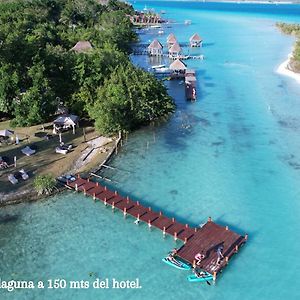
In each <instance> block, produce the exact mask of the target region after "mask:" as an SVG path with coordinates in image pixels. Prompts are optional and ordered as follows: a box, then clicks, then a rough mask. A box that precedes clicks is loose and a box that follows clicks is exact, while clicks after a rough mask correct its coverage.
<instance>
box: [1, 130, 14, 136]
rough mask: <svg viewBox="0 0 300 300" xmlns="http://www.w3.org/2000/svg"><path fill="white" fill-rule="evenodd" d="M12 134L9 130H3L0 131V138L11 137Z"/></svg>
mask: <svg viewBox="0 0 300 300" xmlns="http://www.w3.org/2000/svg"><path fill="white" fill-rule="evenodd" d="M13 134H14V132H13V131H12V130H10V129H3V130H0V136H2V137H9V136H11V135H13Z"/></svg>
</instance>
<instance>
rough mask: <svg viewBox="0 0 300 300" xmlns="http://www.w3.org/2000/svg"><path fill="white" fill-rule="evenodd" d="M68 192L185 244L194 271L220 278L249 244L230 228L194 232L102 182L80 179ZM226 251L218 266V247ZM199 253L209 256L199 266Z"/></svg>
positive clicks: (180, 253) (210, 225)
mask: <svg viewBox="0 0 300 300" xmlns="http://www.w3.org/2000/svg"><path fill="white" fill-rule="evenodd" d="M65 185H66V186H67V187H68V188H71V189H74V190H75V191H81V192H83V193H84V195H89V196H92V197H93V199H94V201H96V200H99V201H102V202H103V203H104V204H105V205H106V206H110V207H111V208H112V210H115V209H118V210H120V211H122V212H123V215H124V217H126V216H127V215H130V216H132V217H134V218H135V219H136V223H137V224H138V223H140V222H144V223H147V224H148V227H149V228H151V227H156V228H158V229H160V230H161V231H162V232H163V236H165V235H167V234H168V235H171V236H173V237H174V240H175V241H176V240H181V241H182V242H184V245H183V246H182V247H181V248H180V249H179V250H178V253H177V255H178V256H179V257H180V258H181V259H183V260H184V261H186V262H188V263H190V264H191V265H193V266H194V267H197V268H201V269H202V270H205V271H207V272H208V273H210V274H212V275H214V277H215V278H216V276H217V273H219V272H220V271H221V270H222V269H223V268H224V267H225V266H226V265H227V264H228V261H229V259H230V258H231V257H232V256H233V255H234V254H235V253H237V251H238V249H239V247H240V246H241V245H242V244H244V243H245V242H246V240H247V235H245V236H242V235H239V234H237V233H235V232H233V231H231V230H229V229H228V227H227V226H226V227H223V226H220V225H217V224H216V223H214V222H212V220H211V219H210V218H209V219H208V222H207V223H206V224H205V225H203V226H202V227H201V228H191V227H190V226H189V225H188V224H182V223H179V222H177V221H176V220H175V218H169V217H167V216H164V215H163V214H162V212H155V211H153V210H152V208H151V207H145V206H143V205H141V204H140V202H139V201H133V200H131V199H129V197H122V196H121V195H119V194H118V192H117V191H115V192H113V191H111V190H109V189H108V188H107V187H106V186H102V185H101V184H99V182H93V181H91V180H90V179H89V178H88V179H83V178H80V177H79V176H78V178H76V180H75V181H67V182H66V184H65ZM220 246H222V247H223V252H222V253H223V255H224V259H223V260H222V261H221V263H219V264H218V263H217V259H218V255H217V249H218V247H220ZM199 252H202V253H204V254H205V258H204V259H203V260H202V261H201V263H200V264H199V265H196V260H195V255H196V254H197V253H199Z"/></svg>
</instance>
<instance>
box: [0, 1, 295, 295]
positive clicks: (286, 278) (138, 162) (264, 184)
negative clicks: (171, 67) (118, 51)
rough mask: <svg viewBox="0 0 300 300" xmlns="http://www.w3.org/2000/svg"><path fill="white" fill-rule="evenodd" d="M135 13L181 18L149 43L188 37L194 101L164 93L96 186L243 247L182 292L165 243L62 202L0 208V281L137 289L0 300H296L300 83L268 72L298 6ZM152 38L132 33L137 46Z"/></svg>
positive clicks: (80, 200)
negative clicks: (218, 229)
mask: <svg viewBox="0 0 300 300" xmlns="http://www.w3.org/2000/svg"><path fill="white" fill-rule="evenodd" d="M144 4H147V6H148V7H155V8H156V9H157V10H161V9H164V10H166V11H167V17H169V18H172V19H176V21H178V22H179V23H183V21H184V20H185V19H190V20H192V25H190V26H183V25H182V24H178V25H174V27H173V28H172V29H166V30H165V35H164V36H162V37H161V41H163V42H164V41H165V37H166V35H167V34H168V33H169V31H168V30H172V31H174V32H175V34H176V36H177V37H178V40H179V41H180V42H187V40H188V37H189V36H190V35H191V34H193V33H194V32H198V33H199V34H200V35H201V36H203V38H204V41H205V43H204V47H203V48H202V49H201V50H199V49H197V50H194V51H195V53H197V52H198V51H201V53H203V54H204V55H205V58H206V59H205V60H204V61H197V60H194V61H189V62H188V66H189V67H193V68H195V69H196V71H197V78H198V94H199V100H198V101H197V102H195V103H187V102H186V101H185V98H184V90H183V86H182V85H180V84H179V83H178V82H175V81H173V82H169V83H167V84H168V88H169V91H170V94H171V95H172V96H173V97H174V98H175V100H176V103H177V111H176V113H175V114H174V115H173V116H172V117H171V118H170V120H169V121H168V122H167V123H164V124H161V125H156V126H154V125H153V126H151V127H150V128H145V129H141V130H139V131H138V132H136V133H134V134H132V135H131V136H130V137H129V139H128V141H127V142H126V143H125V146H124V147H123V149H122V151H121V153H119V155H118V156H116V157H115V159H114V160H113V161H112V162H111V165H113V166H115V167H116V168H117V170H113V171H112V170H111V171H109V172H108V171H107V172H106V174H105V175H106V176H107V177H109V178H111V179H113V180H114V181H116V182H115V183H114V184H113V187H115V188H117V189H118V190H120V191H122V192H123V193H124V195H126V194H129V195H130V196H131V197H132V198H134V199H136V200H138V199H139V200H142V202H143V203H144V204H149V205H151V206H152V207H153V208H156V209H159V210H163V211H164V212H165V213H166V214H168V215H170V216H175V217H176V218H177V219H178V220H179V221H182V222H188V223H190V224H191V225H195V226H197V225H198V224H201V223H203V222H205V221H206V219H207V217H208V216H212V218H213V219H214V220H215V221H216V222H219V223H221V224H224V225H229V227H230V228H232V229H234V230H236V231H238V232H240V233H245V232H247V233H248V234H249V242H248V243H247V245H246V246H245V247H243V249H242V250H241V251H240V253H239V254H238V255H237V256H236V257H235V258H234V259H233V260H232V261H231V262H230V264H229V266H228V267H227V268H226V270H225V271H224V272H223V274H222V275H221V276H220V278H219V279H218V281H217V284H216V285H215V286H208V285H206V284H205V285H198V284H191V283H188V282H187V280H186V273H185V272H182V271H178V270H175V269H174V270H173V269H171V268H169V267H168V266H166V265H164V264H162V263H161V258H162V257H163V256H164V255H165V254H166V253H167V252H168V251H169V250H170V249H172V248H173V247H174V242H173V240H172V239H171V238H166V239H163V238H162V234H161V232H159V231H158V230H152V231H151V232H149V230H148V228H147V227H146V226H144V225H140V226H135V225H134V224H133V219H130V218H128V219H127V220H124V219H123V216H122V215H121V214H120V213H115V214H112V212H111V210H110V209H106V208H104V206H103V205H102V204H101V203H94V202H93V201H92V200H91V199H88V198H85V197H84V196H82V195H78V194H74V193H65V194H63V195H60V196H57V197H54V198H51V199H48V200H45V201H42V202H38V203H33V204H22V205H18V206H15V207H7V208H3V209H1V211H0V220H1V223H0V246H1V248H0V249H1V250H0V261H1V279H2V280H9V279H20V280H21V279H23V280H34V281H37V280H44V281H47V279H55V278H64V279H66V280H89V281H91V282H92V281H93V280H95V278H96V277H100V278H109V279H112V278H117V279H119V280H127V279H130V280H133V279H135V278H137V277H138V278H139V279H140V283H141V285H142V288H141V289H138V290H134V289H124V290H117V289H107V290H96V289H92V288H90V289H87V290H84V289H81V290H74V289H73V290H71V289H59V290H51V289H46V288H45V289H40V290H38V289H35V290H34V291H29V290H27V291H25V290H17V291H14V292H10V293H8V292H5V291H4V290H0V296H1V299H106V298H108V297H110V298H111V299H124V298H126V297H128V298H130V299H137V300H139V299H157V298H165V299H175V298H176V299H177V298H181V299H214V300H218V299H251V300H252V299H298V298H299V297H300V291H299V288H298V286H297V283H298V281H299V279H300V275H299V273H298V272H297V271H298V270H299V267H300V261H299V259H298V257H297V254H298V253H299V252H300V241H299V239H297V237H298V229H299V227H300V221H299V220H300V219H299V215H300V202H299V198H300V195H299V193H300V187H299V184H298V182H299V179H300V171H299V170H300V156H299V150H298V149H299V147H300V137H299V130H300V101H299V96H300V86H299V85H298V84H297V83H296V82H294V81H293V80H291V79H289V78H286V77H282V76H280V75H278V74H276V72H275V70H276V68H277V66H278V65H279V64H280V63H281V62H282V61H283V60H285V59H286V57H287V54H288V53H289V52H290V50H291V46H292V44H293V39H292V38H291V37H287V36H283V35H281V34H280V33H279V32H278V30H277V29H276V28H275V26H274V23H275V21H277V20H287V21H291V22H292V21H300V7H299V6H284V8H282V9H281V11H278V8H277V7H275V6H274V7H273V6H268V7H269V8H266V7H265V6H263V7H264V8H263V9H262V10H263V13H257V12H255V11H253V10H254V9H253V8H254V7H256V10H257V9H259V7H261V6H259V5H254V6H250V8H249V6H239V5H233V4H230V5H229V6H226V7H225V8H224V4H219V6H218V4H215V5H216V6H215V9H212V7H211V4H207V5H208V6H207V7H206V6H205V5H206V4H202V3H199V4H195V3H194V4H191V3H189V4H184V3H180V2H176V3H174V2H158V1H157V2H149V1H148V2H139V3H136V4H135V5H136V7H137V8H143V7H144ZM241 7H242V8H241ZM178 8H180V9H178ZM273 8H274V9H273ZM288 8H292V9H288ZM297 14H298V15H297ZM154 36H156V35H155V33H154V31H150V32H148V33H146V34H143V35H142V36H141V38H142V42H147V41H148V40H150V39H153V37H154ZM133 59H134V61H135V62H136V63H137V64H139V65H141V66H144V67H146V66H147V64H148V63H149V62H148V61H147V59H146V58H144V57H136V58H133ZM150 63H151V62H150ZM152 63H156V62H152Z"/></svg>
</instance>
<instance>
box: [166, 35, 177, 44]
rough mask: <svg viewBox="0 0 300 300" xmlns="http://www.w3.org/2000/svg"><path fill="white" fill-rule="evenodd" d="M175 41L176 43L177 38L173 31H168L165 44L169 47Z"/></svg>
mask: <svg viewBox="0 0 300 300" xmlns="http://www.w3.org/2000/svg"><path fill="white" fill-rule="evenodd" d="M175 43H177V39H176V37H175V35H174V34H173V33H170V34H169V35H168V37H167V44H168V46H169V47H171V46H172V45H173V44H175Z"/></svg>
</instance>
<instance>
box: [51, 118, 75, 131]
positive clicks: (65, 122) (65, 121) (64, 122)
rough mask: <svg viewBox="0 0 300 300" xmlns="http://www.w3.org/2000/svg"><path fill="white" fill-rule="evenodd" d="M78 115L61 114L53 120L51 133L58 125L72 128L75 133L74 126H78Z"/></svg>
mask: <svg viewBox="0 0 300 300" xmlns="http://www.w3.org/2000/svg"><path fill="white" fill-rule="evenodd" d="M78 121H79V117H78V116H75V115H61V116H59V117H58V118H57V119H55V120H54V121H53V133H56V131H57V129H59V128H60V127H62V128H65V129H68V128H72V129H73V133H74V134H75V126H76V125H77V126H78Z"/></svg>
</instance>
